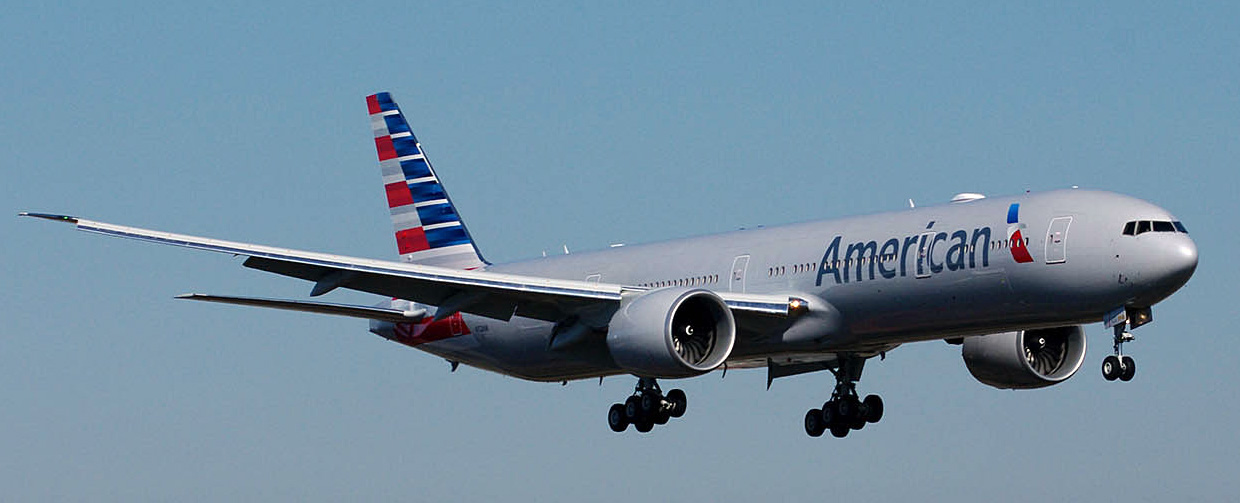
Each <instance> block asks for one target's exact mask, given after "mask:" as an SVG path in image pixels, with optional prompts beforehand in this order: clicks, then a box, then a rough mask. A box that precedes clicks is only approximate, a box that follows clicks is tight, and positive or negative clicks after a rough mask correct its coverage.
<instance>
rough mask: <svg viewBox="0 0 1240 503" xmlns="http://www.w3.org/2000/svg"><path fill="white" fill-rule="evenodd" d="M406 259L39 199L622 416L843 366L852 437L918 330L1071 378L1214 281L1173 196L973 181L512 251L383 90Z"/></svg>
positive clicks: (983, 366)
mask: <svg viewBox="0 0 1240 503" xmlns="http://www.w3.org/2000/svg"><path fill="white" fill-rule="evenodd" d="M366 101H367V105H368V107H369V110H370V121H371V125H372V127H373V130H374V136H375V146H376V147H377V149H378V153H379V167H380V169H381V171H382V174H383V184H384V189H385V191H386V194H387V201H388V207H389V208H390V209H391V217H392V224H393V227H394V228H395V234H396V243H397V247H398V249H399V252H400V257H401V260H400V261H399V262H397V261H382V260H373V259H363V258H354V257H346V256H339V255H330V254H326V253H317V252H307V251H298V250H290V249H285V248H277V247H272V246H262V245H255V244H247V243H237V242H230V241H221V240H217V239H208V238H202V237H195V236H188V235H182V234H172V233H167V232H159V231H152V230H146V229H139V228H134V227H126V226H121V225H114V224H108V223H102V222H96V221H91V220H87V219H84V218H77V217H72V216H64V215H53V214H47V213H22V215H25V216H31V217H38V218H44V219H49V220H55V221H63V222H67V223H71V224H74V225H75V226H77V228H78V229H79V230H84V231H87V232H93V233H98V234H106V235H110V236H119V237H125V238H131V239H138V240H142V241H150V242H154V243H162V244H169V245H174V246H181V247H187V248H194V249H199V250H207V251H214V252H223V253H228V254H233V255H244V256H246V257H248V258H247V259H246V260H245V266H246V267H250V268H253V269H259V270H263V271H268V272H273V273H276V274H280V275H284V276H291V277H294V278H300V279H303V280H308V281H312V282H314V286H313V288H312V289H311V291H310V296H312V297H314V296H319V295H323V294H325V293H327V292H329V291H331V290H333V289H336V288H348V289H353V290H360V291H363V292H370V293H373V294H378V295H382V296H385V297H387V298H390V299H391V300H385V301H383V302H382V303H380V304H378V305H375V306H364V305H347V304H336V303H325V302H314V301H307V300H291V299H268V298H256V297H237V296H223V295H206V294H197V293H195V294H187V295H182V296H180V297H178V298H183V299H190V300H200V301H208V302H222V303H227V304H240V305H246V306H258V307H269V308H277V309H289V310H294V311H305V312H313V313H326V314H334V315H342V316H352V317H356V318H363V319H369V320H370V331H371V332H374V333H375V334H378V335H380V336H382V337H384V338H387V339H389V340H392V341H396V342H398V343H401V344H404V345H407V346H412V347H414V348H417V349H421V350H423V351H426V352H428V353H432V354H435V355H438V356H441V357H443V358H445V359H447V360H448V361H449V362H451V363H452V367H453V369H455V368H456V366H457V365H458V364H460V363H464V364H466V365H471V366H474V367H478V368H482V369H486V370H490V371H494V372H499V373H501V374H505V375H510V376H515V377H519V378H521V379H528V380H532V381H550V382H559V381H569V380H576V379H592V378H598V379H602V378H603V377H604V376H610V375H619V374H631V375H633V376H636V377H637V385H636V388H635V390H634V392H633V394H632V395H631V396H628V397H627V398H626V399H625V400H624V401H622V402H620V403H616V404H613V405H612V406H611V408H610V410H609V411H608V414H607V423H608V425H609V426H610V427H611V429H612V430H614V431H617V432H622V431H624V430H626V429H627V428H628V427H629V425H632V426H633V427H634V428H635V429H637V430H638V431H640V432H648V431H650V430H651V428H653V427H654V426H655V425H661V424H665V423H666V422H667V421H668V420H669V419H670V418H675V417H680V416H681V415H683V414H684V413H685V408H686V398H685V393H684V392H683V391H681V390H676V389H674V390H671V391H669V392H667V393H666V394H664V393H663V391H662V390H661V389H660V387H659V385H658V382H657V379H677V378H686V377H693V376H698V375H702V374H705V373H707V372H711V371H713V370H719V369H723V370H724V371H726V370H727V369H740V368H759V367H761V368H766V370H767V379H768V381H767V385H768V386H769V385H770V381H771V380H773V379H776V378H780V377H786V376H792V375H797V374H804V373H808V372H817V371H823V370H826V371H829V372H831V373H832V374H834V376H835V381H836V385H835V388H834V390H833V391H832V393H831V396H830V398H829V399H828V400H826V403H824V404H823V405H822V406H821V407H814V408H811V409H810V410H809V411H808V412H806V414H805V425H804V426H805V432H806V433H808V434H809V435H810V436H814V437H817V436H821V435H822V434H823V432H825V431H830V432H831V434H832V435H834V436H836V437H843V436H845V435H847V434H848V432H849V431H851V430H858V429H861V428H862V427H863V426H865V424H866V423H875V422H878V420H879V419H880V418H882V416H883V401H882V399H881V398H879V397H878V396H877V395H868V396H865V397H864V398H862V397H861V396H860V395H859V394H858V393H857V382H858V381H859V380H860V378H861V371H862V368H863V367H864V365H865V362H866V361H867V360H869V359H870V358H873V357H875V356H881V355H885V353H886V352H887V351H891V350H892V349H895V348H896V347H898V346H899V345H901V344H905V343H910V342H916V341H927V340H944V341H947V342H949V343H952V344H957V345H960V347H961V351H962V354H963V357H964V363H965V365H966V366H967V367H968V370H969V372H970V373H971V374H972V375H973V376H974V377H975V378H976V379H977V380H978V381H981V382H982V383H985V384H987V385H990V386H994V387H996V388H1004V389H1029V388H1041V387H1045V386H1051V385H1053V384H1057V383H1060V382H1063V381H1064V380H1066V379H1068V378H1069V377H1071V376H1072V375H1073V374H1074V373H1076V371H1077V369H1079V368H1080V367H1081V363H1082V362H1083V361H1084V358H1085V333H1084V330H1083V328H1082V325H1084V324H1089V323H1095V322H1103V323H1104V324H1105V326H1106V327H1107V328H1109V329H1111V330H1112V332H1111V335H1112V340H1113V349H1114V352H1113V354H1111V355H1108V356H1107V357H1106V358H1104V359H1103V361H1102V373H1103V376H1104V377H1105V378H1106V379H1107V380H1115V379H1119V380H1121V381H1128V380H1131V379H1132V378H1133V375H1134V373H1135V372H1136V363H1135V362H1134V361H1133V359H1132V357H1130V356H1127V355H1125V354H1124V353H1123V351H1122V350H1123V345H1124V343H1125V342H1127V341H1130V340H1132V335H1131V334H1130V332H1129V330H1130V329H1133V328H1136V327H1140V326H1141V325H1144V324H1146V323H1149V322H1150V321H1151V320H1152V312H1151V309H1150V306H1153V305H1154V304H1155V303H1157V302H1159V301H1161V300H1163V299H1165V298H1167V297H1168V296H1170V295H1171V294H1172V293H1174V292H1175V291H1176V290H1178V289H1179V288H1180V287H1181V286H1183V285H1184V284H1185V283H1186V282H1187V281H1188V279H1189V278H1190V277H1191V276H1192V275H1193V272H1194V270H1195V269H1196V267H1197V248H1196V245H1195V244H1194V243H1193V240H1192V239H1190V238H1189V236H1188V232H1187V231H1186V230H1185V228H1184V225H1183V224H1181V223H1180V221H1179V220H1177V219H1176V218H1175V217H1174V216H1172V215H1171V214H1170V213H1169V212H1167V210H1164V209H1162V208H1160V207H1158V206H1155V205H1153V204H1150V203H1148V202H1145V201H1142V200H1140V199H1136V198H1132V197H1129V196H1124V195H1120V194H1115V193H1111V192H1102V191H1092V190H1079V189H1071V190H1059V191H1051V192H1042V193H1026V194H1022V195H1019V196H1013V197H984V196H982V195H980V194H960V195H958V196H956V197H955V198H953V199H952V201H951V202H950V203H949V204H944V205H941V206H932V207H920V208H912V209H907V210H902V211H897V212H892V213H882V214H875V215H867V216H858V217H850V218H843V219H837V220H822V221H816V222H807V223H798V224H791V225H783V226H777V227H766V228H759V229H750V230H741V231H736V232H729V233H724V234H717V235H709V236H701V237H694V238H688V239H678V240H672V241H665V242H659V243H651V244H644V245H636V246H623V247H612V248H608V249H604V250H600V251H594V252H586V253H573V254H566V255H562V256H553V257H543V258H539V259H535V260H529V261H523V262H516V263H509V264H491V263H489V262H487V261H486V260H485V259H483V258H482V254H481V253H480V252H479V251H478V247H477V245H476V243H475V242H474V240H473V238H472V237H471V236H470V234H469V231H468V230H467V229H466V227H465V222H464V221H463V220H462V219H461V217H460V214H459V213H458V212H457V209H456V207H455V206H454V205H453V204H452V200H451V199H450V198H449V197H448V194H447V192H446V191H445V190H444V187H443V185H442V183H441V182H440V179H439V176H438V175H437V174H436V172H435V170H434V169H432V168H431V164H430V161H429V160H428V159H427V158H426V155H425V154H424V152H423V150H422V146H421V145H420V144H419V143H418V140H417V138H416V137H415V136H414V135H413V132H412V131H411V130H410V128H409V124H408V122H407V121H406V120H405V117H404V115H403V114H402V113H401V111H400V108H399V107H397V106H396V103H395V102H393V101H392V98H391V96H390V95H389V94H388V93H379V94H375V95H372V96H369V97H367V99H366Z"/></svg>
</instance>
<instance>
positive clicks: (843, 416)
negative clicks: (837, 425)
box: [835, 397, 861, 423]
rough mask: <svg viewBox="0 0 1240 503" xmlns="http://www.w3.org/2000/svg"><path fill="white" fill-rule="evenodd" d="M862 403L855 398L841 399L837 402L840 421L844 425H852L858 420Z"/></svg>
mask: <svg viewBox="0 0 1240 503" xmlns="http://www.w3.org/2000/svg"><path fill="white" fill-rule="evenodd" d="M860 405H861V403H860V402H858V401H857V399H856V398H854V397H840V399H839V400H838V401H837V402H836V406H835V408H836V411H838V412H839V413H840V420H841V421H842V422H844V423H850V422H852V420H853V419H856V418H857V416H858V415H859V414H858V413H859V412H861V411H860V410H859V409H860V408H861V407H860Z"/></svg>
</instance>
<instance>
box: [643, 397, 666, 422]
mask: <svg viewBox="0 0 1240 503" xmlns="http://www.w3.org/2000/svg"><path fill="white" fill-rule="evenodd" d="M662 402H663V397H661V396H659V395H657V394H655V393H653V392H650V391H647V392H645V393H642V396H641V406H642V413H643V414H645V415H646V416H647V417H653V416H654V413H655V412H656V411H658V410H659V409H661V408H662V407H661V405H663V404H662Z"/></svg>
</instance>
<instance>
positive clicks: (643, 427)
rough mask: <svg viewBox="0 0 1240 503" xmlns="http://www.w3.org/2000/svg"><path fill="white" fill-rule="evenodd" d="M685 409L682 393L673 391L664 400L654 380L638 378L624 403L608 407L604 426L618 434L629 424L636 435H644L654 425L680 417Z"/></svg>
mask: <svg viewBox="0 0 1240 503" xmlns="http://www.w3.org/2000/svg"><path fill="white" fill-rule="evenodd" d="M686 406H687V401H686V398H685V392H684V391H681V390H678V389H674V390H671V391H669V392H667V395H666V396H664V395H663V391H662V390H660V389H659V383H658V382H656V381H655V380H654V378H652V377H640V378H638V380H637V387H636V388H635V389H634V390H633V395H632V396H630V397H629V398H628V399H626V400H625V401H624V403H617V404H612V406H611V409H610V410H608V411H607V426H610V427H611V431H614V432H617V433H619V432H622V431H624V430H625V429H628V427H629V425H630V424H631V425H633V428H635V429H637V431H640V432H642V433H646V432H648V431H650V430H652V429H654V425H656V424H667V421H668V420H669V419H671V418H673V417H680V416H683V415H684V414H685V407H686Z"/></svg>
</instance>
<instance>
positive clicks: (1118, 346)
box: [1102, 323, 1137, 382]
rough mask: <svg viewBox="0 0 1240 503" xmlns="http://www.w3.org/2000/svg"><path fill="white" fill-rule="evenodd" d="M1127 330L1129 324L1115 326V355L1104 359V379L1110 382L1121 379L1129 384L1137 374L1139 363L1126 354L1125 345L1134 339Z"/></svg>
mask: <svg viewBox="0 0 1240 503" xmlns="http://www.w3.org/2000/svg"><path fill="white" fill-rule="evenodd" d="M1127 328H1128V324H1127V323H1120V324H1118V325H1115V327H1114V330H1115V344H1114V346H1113V347H1114V348H1115V354H1113V355H1110V356H1107V357H1106V358H1103V359H1102V377H1103V378H1105V379H1106V380H1108V381H1114V380H1116V379H1119V380H1121V381H1125V382H1127V381H1131V380H1132V377H1133V376H1135V375H1136V374H1137V362H1136V361H1135V360H1133V359H1132V357H1131V356H1127V355H1125V354H1124V343H1125V342H1131V341H1132V340H1133V339H1134V337H1133V336H1132V333H1131V332H1129V331H1128V330H1127Z"/></svg>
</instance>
